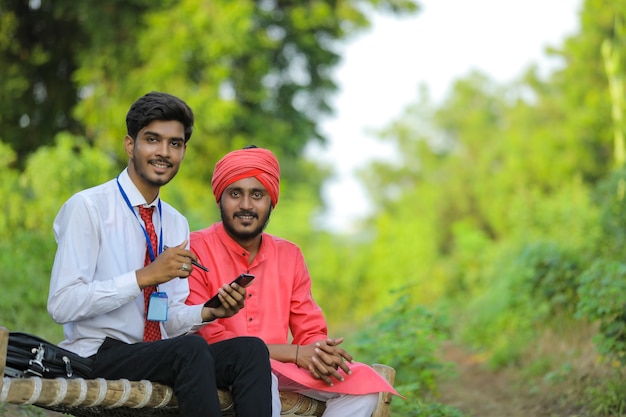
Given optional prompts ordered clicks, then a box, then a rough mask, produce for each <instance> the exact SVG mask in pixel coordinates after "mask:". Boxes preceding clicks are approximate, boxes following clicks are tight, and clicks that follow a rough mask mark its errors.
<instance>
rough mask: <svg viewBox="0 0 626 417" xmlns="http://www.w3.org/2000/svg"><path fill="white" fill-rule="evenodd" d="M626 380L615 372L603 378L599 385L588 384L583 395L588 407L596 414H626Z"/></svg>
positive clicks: (616, 415) (619, 416)
mask: <svg viewBox="0 0 626 417" xmlns="http://www.w3.org/2000/svg"><path fill="white" fill-rule="evenodd" d="M625 390H626V382H625V379H624V375H623V374H620V373H618V372H616V374H615V375H613V377H611V378H608V379H605V380H603V381H601V382H600V384H599V385H595V386H590V387H589V388H588V389H587V390H586V392H585V397H586V398H587V399H588V401H589V408H590V410H591V411H592V412H593V415H597V416H612V417H624V416H626V398H625V397H624V392H625Z"/></svg>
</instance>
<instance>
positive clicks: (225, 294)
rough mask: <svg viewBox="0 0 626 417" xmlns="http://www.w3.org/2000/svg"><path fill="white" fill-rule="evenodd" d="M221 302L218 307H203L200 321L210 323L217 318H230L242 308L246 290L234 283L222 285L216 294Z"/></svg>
mask: <svg viewBox="0 0 626 417" xmlns="http://www.w3.org/2000/svg"><path fill="white" fill-rule="evenodd" d="M217 294H218V298H219V299H220V301H221V302H222V305H220V306H219V307H215V308H213V307H203V308H202V321H211V320H214V319H217V318H224V317H231V316H234V315H235V314H237V312H239V310H241V309H242V308H243V307H244V301H245V299H246V289H245V288H244V287H242V286H241V285H237V284H235V283H232V284H230V285H229V284H224V285H223V286H222V288H220V289H219V290H218V292H217Z"/></svg>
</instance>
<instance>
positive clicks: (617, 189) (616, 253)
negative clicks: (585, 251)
mask: <svg viewBox="0 0 626 417" xmlns="http://www.w3.org/2000/svg"><path fill="white" fill-rule="evenodd" d="M625 195H626V168H624V167H623V168H621V169H619V170H616V171H614V172H613V173H612V174H611V175H609V176H607V177H606V178H605V179H604V180H602V181H600V182H599V183H598V185H597V186H596V187H595V189H594V192H593V196H594V199H595V201H596V203H597V204H598V206H599V207H600V225H601V228H602V237H603V238H602V240H601V241H600V242H599V246H598V249H597V251H598V252H599V253H601V254H602V255H603V256H605V257H608V258H611V259H622V257H623V253H624V250H626V210H625V209H624V201H625Z"/></svg>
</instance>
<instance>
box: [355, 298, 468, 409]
mask: <svg viewBox="0 0 626 417" xmlns="http://www.w3.org/2000/svg"><path fill="white" fill-rule="evenodd" d="M449 332H450V326H449V324H448V323H447V319H446V317H445V316H444V315H438V314H434V313H432V312H430V311H428V310H427V309H425V308H424V307H422V306H419V305H414V304H412V303H411V301H410V297H409V295H408V294H403V295H401V296H400V297H399V298H398V300H397V301H396V302H395V303H394V304H392V306H391V307H389V308H387V309H385V310H383V311H382V312H381V313H380V314H379V315H378V316H376V317H375V318H374V320H372V321H371V322H369V323H368V325H367V327H366V328H365V329H364V330H362V331H360V332H359V333H358V334H356V335H355V338H354V340H352V342H353V343H355V344H356V346H355V347H354V348H351V351H352V352H353V353H354V356H355V357H356V358H358V360H359V361H360V362H366V363H384V364H386V365H389V366H392V367H394V368H395V369H396V372H397V373H396V380H395V387H396V389H397V390H398V392H399V393H400V394H402V395H403V396H405V397H406V401H403V400H396V401H394V403H393V410H394V415H410V416H422V415H424V416H426V415H437V416H456V415H458V414H445V413H444V411H441V410H443V409H444V408H443V406H437V405H436V404H431V405H428V406H427V407H426V406H424V405H423V404H422V403H421V402H420V399H421V398H423V397H424V396H426V395H427V394H428V393H432V392H434V391H436V385H435V379H436V376H437V374H438V373H440V372H446V371H447V370H449V369H450V368H449V367H448V365H447V364H445V363H443V362H442V361H441V359H440V358H439V357H438V355H437V353H438V351H439V347H440V343H441V341H442V340H444V339H447V338H448V337H449ZM418 405H419V406H418ZM425 407H426V408H428V407H435V408H437V407H439V408H440V412H439V414H432V413H429V414H424V412H426V411H424V410H426V408H425ZM429 409H430V408H429ZM419 410H421V411H419ZM446 413H447V411H446Z"/></svg>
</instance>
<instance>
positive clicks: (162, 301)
mask: <svg viewBox="0 0 626 417" xmlns="http://www.w3.org/2000/svg"><path fill="white" fill-rule="evenodd" d="M148 320H150V321H167V293H165V292H161V291H157V292H153V293H152V294H151V295H150V303H149V304H148Z"/></svg>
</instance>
